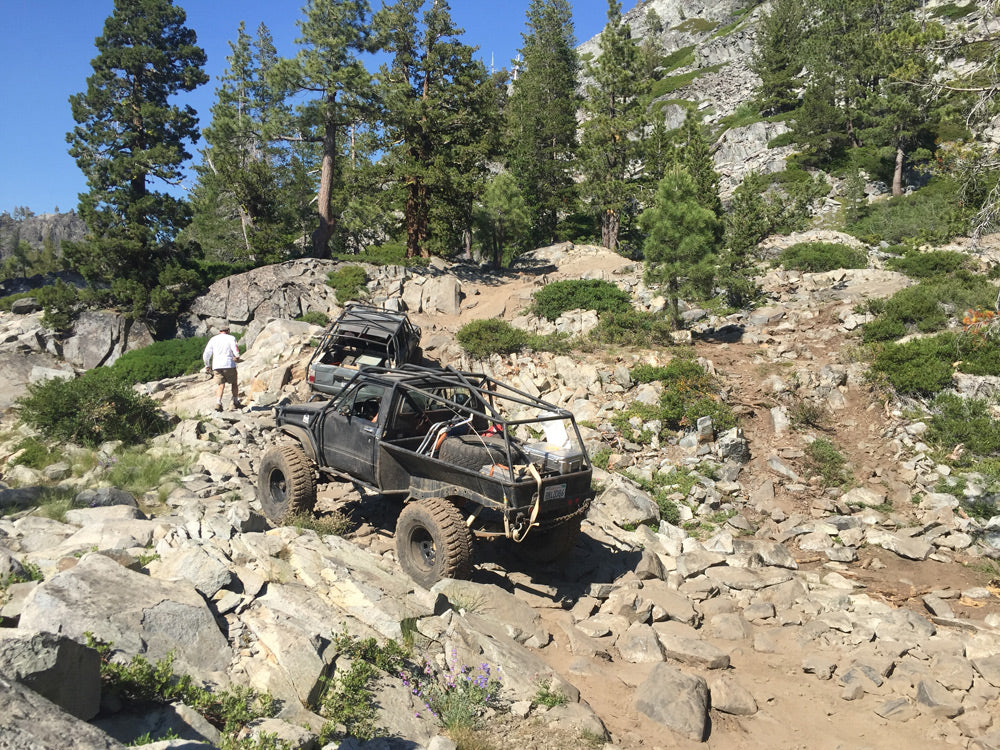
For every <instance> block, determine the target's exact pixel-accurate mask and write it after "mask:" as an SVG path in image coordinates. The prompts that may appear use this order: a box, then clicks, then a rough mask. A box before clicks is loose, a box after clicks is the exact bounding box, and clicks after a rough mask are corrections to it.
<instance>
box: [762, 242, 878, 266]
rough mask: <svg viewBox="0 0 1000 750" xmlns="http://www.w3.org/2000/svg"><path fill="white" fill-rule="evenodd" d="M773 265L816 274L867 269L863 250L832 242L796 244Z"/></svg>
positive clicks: (785, 251)
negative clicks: (845, 269) (849, 269)
mask: <svg viewBox="0 0 1000 750" xmlns="http://www.w3.org/2000/svg"><path fill="white" fill-rule="evenodd" d="M775 264H776V265H782V266H784V267H785V268H787V269H790V270H791V269H794V270H797V271H808V272H813V273H816V272H821V271H833V270H834V269H837V268H867V267H868V256H867V255H866V254H865V252H864V251H863V250H855V249H854V248H852V247H848V246H847V245H841V244H838V243H834V242H797V243H795V244H794V245H792V246H791V247H788V248H786V249H785V250H783V251H782V253H781V255H779V256H778V258H777V260H776V261H775Z"/></svg>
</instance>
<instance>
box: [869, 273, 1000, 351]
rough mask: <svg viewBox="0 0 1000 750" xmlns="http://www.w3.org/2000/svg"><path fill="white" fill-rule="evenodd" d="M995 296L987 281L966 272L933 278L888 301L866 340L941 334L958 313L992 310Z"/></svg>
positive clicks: (899, 293)
mask: <svg viewBox="0 0 1000 750" xmlns="http://www.w3.org/2000/svg"><path fill="white" fill-rule="evenodd" d="M996 293H997V291H996V287H995V286H993V285H992V284H991V283H990V282H989V281H988V280H987V279H985V278H983V277H982V276H980V275H978V274H974V273H971V272H970V271H966V270H964V269H958V270H955V271H953V272H951V273H949V274H947V275H943V276H932V277H930V278H928V279H925V280H923V281H921V282H920V283H919V284H916V285H915V286H911V287H907V288H906V289H900V290H899V291H898V292H896V293H895V294H894V295H892V297H890V298H889V299H888V300H886V301H885V303H884V306H883V308H882V312H881V314H880V315H879V317H878V318H877V319H876V320H875V321H872V322H871V323H868V324H867V325H866V326H865V329H864V340H865V341H869V342H870V341H886V340H888V339H889V338H899V336H901V335H903V333H905V332H906V331H907V330H910V329H914V330H917V331H920V332H923V333H931V332H933V331H939V330H941V329H942V328H944V327H945V326H947V324H948V321H949V320H950V319H951V317H952V316H954V315H955V314H956V313H957V314H958V315H959V316H960V315H961V314H963V313H964V312H965V311H966V310H969V309H990V308H992V307H993V302H994V300H995V298H996ZM946 306H947V308H946ZM901 327H902V332H900V331H901Z"/></svg>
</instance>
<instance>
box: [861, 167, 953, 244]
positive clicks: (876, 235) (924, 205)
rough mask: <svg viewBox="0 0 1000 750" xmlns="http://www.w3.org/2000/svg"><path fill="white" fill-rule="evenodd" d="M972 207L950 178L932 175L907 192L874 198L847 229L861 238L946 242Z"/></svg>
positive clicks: (870, 241)
mask: <svg viewBox="0 0 1000 750" xmlns="http://www.w3.org/2000/svg"><path fill="white" fill-rule="evenodd" d="M971 213H972V209H971V207H969V206H968V205H966V204H965V202H963V201H962V199H961V196H960V194H959V186H958V184H957V183H956V182H955V181H954V180H950V179H944V178H934V179H932V180H931V181H930V183H928V185H927V186H926V187H924V188H921V189H920V190H917V191H915V192H914V193H911V194H910V195H901V196H898V197H894V198H889V199H888V200H884V201H878V202H876V203H873V204H871V205H870V206H869V207H868V210H867V212H866V215H865V216H864V218H862V219H861V220H860V221H858V222H857V223H855V224H851V225H849V226H848V227H847V231H849V232H850V233H851V234H853V235H854V236H855V237H857V238H859V239H860V240H862V241H864V242H869V243H876V242H882V241H885V242H888V243H889V244H891V245H895V244H898V243H900V242H916V243H924V242H929V243H935V244H941V243H943V242H947V241H948V240H950V239H951V238H952V237H954V236H956V235H958V234H961V233H962V232H964V231H966V230H967V229H968V223H969V218H970V216H971Z"/></svg>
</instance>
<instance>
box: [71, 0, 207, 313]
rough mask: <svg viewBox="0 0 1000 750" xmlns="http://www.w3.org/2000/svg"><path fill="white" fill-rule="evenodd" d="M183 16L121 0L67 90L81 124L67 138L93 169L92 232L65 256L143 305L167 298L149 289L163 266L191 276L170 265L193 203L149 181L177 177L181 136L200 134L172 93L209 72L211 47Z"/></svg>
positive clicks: (84, 210)
mask: <svg viewBox="0 0 1000 750" xmlns="http://www.w3.org/2000/svg"><path fill="white" fill-rule="evenodd" d="M185 18H186V16H185V14H184V11H183V10H182V9H181V8H179V7H177V6H175V5H173V3H172V2H170V0H115V4H114V10H113V11H112V14H111V16H109V17H108V19H107V20H106V21H105V23H104V30H103V32H102V34H101V35H100V36H99V37H98V38H97V40H96V45H97V57H95V58H94V60H93V61H92V66H93V70H94V72H93V73H92V74H91V75H90V77H89V78H88V79H87V90H86V91H84V92H82V93H79V94H74V95H73V96H71V97H70V105H71V107H72V111H73V119H74V120H75V121H76V123H77V125H76V127H75V128H74V129H73V130H72V131H71V132H70V133H68V134H67V136H66V139H67V141H68V142H69V143H70V149H69V153H70V154H71V155H72V156H73V157H74V158H75V159H76V163H77V164H78V165H79V167H80V169H81V170H82V171H83V173H84V175H85V176H86V177H87V186H88V191H87V192H86V193H83V194H81V196H80V216H81V217H82V218H83V220H84V221H85V222H86V224H87V228H88V237H87V239H86V240H85V241H84V242H81V243H76V244H74V245H69V246H67V249H66V257H67V260H68V261H69V262H70V263H71V264H72V265H73V266H74V267H76V268H77V269H79V270H80V272H81V273H83V274H84V276H85V277H86V278H87V279H88V280H90V281H105V282H107V281H112V290H113V293H114V296H115V298H116V299H117V301H118V302H119V303H123V304H130V305H131V306H132V309H133V311H134V312H135V313H137V314H146V312H147V304H148V302H149V301H151V300H152V301H153V302H154V304H156V303H157V302H159V304H160V305H161V306H162V305H166V306H167V307H170V303H169V301H168V299H167V296H164V294H163V293H162V292H157V293H155V294H153V295H150V292H149V290H150V289H153V290H154V292H156V290H155V287H156V286H157V285H158V284H159V285H163V286H164V287H166V286H168V285H169V284H168V279H167V278H166V277H164V278H161V274H164V273H167V275H168V276H169V277H170V280H171V281H176V280H177V279H178V278H181V279H186V278H187V277H185V276H184V275H183V274H181V275H178V273H177V272H176V271H175V270H172V269H171V265H172V264H174V265H175V264H176V262H177V256H176V254H175V252H174V247H173V245H172V240H173V238H174V237H175V235H176V233H177V232H178V231H179V230H180V229H181V228H183V227H184V225H185V224H186V223H187V222H188V221H189V219H190V209H189V207H188V205H187V204H186V203H185V202H184V201H183V200H181V199H179V198H175V197H174V196H172V195H169V194H167V193H164V192H159V191H157V190H154V189H153V188H152V186H151V181H154V180H157V181H160V182H164V183H167V184H177V183H178V182H179V181H180V179H181V176H182V171H181V167H182V165H183V163H184V162H185V161H186V160H187V159H188V158H190V154H188V152H187V151H186V150H185V142H187V141H190V142H194V140H195V139H196V138H197V136H198V132H197V124H198V120H197V117H196V115H195V112H194V110H193V109H192V108H191V107H189V106H185V107H179V106H176V105H171V104H170V103H169V101H168V100H169V99H170V97H171V96H173V95H175V94H177V93H179V92H186V91H191V90H193V89H194V88H196V87H197V86H199V85H200V84H202V83H205V82H206V81H207V77H206V75H205V73H204V71H203V70H202V66H203V65H204V63H205V53H204V52H203V51H202V49H201V48H200V47H198V45H197V39H196V37H195V33H194V31H192V30H191V29H189V28H187V27H186V26H185V25H184V21H185ZM154 184H155V183H154ZM168 296H169V295H168Z"/></svg>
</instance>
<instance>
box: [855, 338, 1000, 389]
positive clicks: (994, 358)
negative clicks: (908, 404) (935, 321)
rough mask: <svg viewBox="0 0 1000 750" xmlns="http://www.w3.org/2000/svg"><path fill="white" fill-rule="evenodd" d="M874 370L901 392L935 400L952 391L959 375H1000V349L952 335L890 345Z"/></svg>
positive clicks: (875, 362)
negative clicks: (956, 375) (936, 396)
mask: <svg viewBox="0 0 1000 750" xmlns="http://www.w3.org/2000/svg"><path fill="white" fill-rule="evenodd" d="M871 370H872V372H873V373H875V374H877V375H882V376H884V377H885V378H886V379H887V380H888V381H889V384H890V385H892V387H893V388H895V389H896V391H897V392H899V393H902V394H906V395H912V396H933V395H935V394H936V393H938V392H940V391H942V390H944V389H946V388H948V387H949V386H950V385H951V382H952V374H953V373H954V372H956V371H958V372H962V373H965V374H967V375H1000V347H998V346H997V345H996V343H994V342H993V341H990V340H982V339H977V338H976V337H973V336H969V335H965V334H962V335H959V334H955V333H951V332H945V333H939V334H938V335H936V336H928V337H926V338H921V339H916V340H914V341H908V342H907V343H905V344H895V343H889V344H885V345H883V346H882V347H881V348H880V349H879V350H877V351H876V353H875V357H874V359H873V360H872V364H871Z"/></svg>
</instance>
